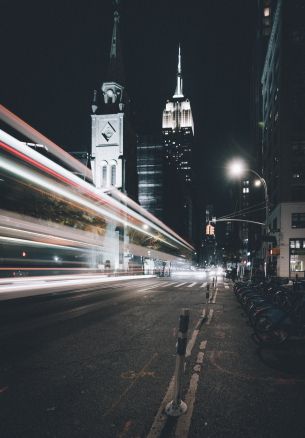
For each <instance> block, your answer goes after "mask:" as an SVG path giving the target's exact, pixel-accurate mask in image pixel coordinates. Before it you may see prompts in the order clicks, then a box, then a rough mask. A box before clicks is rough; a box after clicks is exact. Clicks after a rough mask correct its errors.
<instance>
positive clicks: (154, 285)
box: [138, 282, 160, 292]
mask: <svg viewBox="0 0 305 438" xmlns="http://www.w3.org/2000/svg"><path fill="white" fill-rule="evenodd" d="M159 286H160V282H158V283H154V284H152V285H150V286H147V287H145V288H143V289H139V290H138V292H145V291H147V290H151V289H156V288H157V287H159Z"/></svg>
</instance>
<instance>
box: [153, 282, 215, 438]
mask: <svg viewBox="0 0 305 438" xmlns="http://www.w3.org/2000/svg"><path fill="white" fill-rule="evenodd" d="M184 284H185V283H184ZM204 317H205V308H203V310H202V314H201V316H200V318H199V320H198V323H197V326H199V324H200V320H201V318H204ZM197 332H199V329H195V330H194V332H193V334H192V338H191V339H190V341H189V342H188V344H187V348H186V350H187V353H186V355H185V357H187V355H190V354H191V352H192V349H193V347H194V344H195V341H196V336H197V335H198V333H197ZM206 344H207V341H202V342H201V343H200V350H203V349H205V347H206ZM198 358H199V359H198ZM198 360H201V356H200V357H199V355H198V356H197V361H198ZM200 363H201V362H198V363H197V366H198V367H199V371H200ZM197 376H198V378H199V375H198V374H197ZM192 377H193V376H192ZM193 380H194V379H193ZM174 383H175V375H173V377H172V378H171V381H170V383H169V385H168V388H167V391H166V394H165V396H164V398H163V400H162V402H161V405H160V407H159V409H158V412H157V414H156V416H155V418H154V421H153V424H152V426H151V428H150V431H149V433H148V435H147V438H160V436H161V433H162V431H163V428H164V426H165V423H166V421H167V419H168V416H167V415H166V414H165V407H166V405H167V403H169V402H170V401H171V399H172V395H173V392H174ZM197 384H198V382H197ZM191 386H192V388H193V389H195V392H194V398H195V393H196V389H197V385H195V386H194V382H191V383H190V387H191ZM189 392H190V389H189V391H188V395H187V397H188V396H189ZM191 403H193V404H194V400H193V402H192V400H190V401H189V402H187V406H188V410H187V412H189V410H190V407H191ZM192 413H193V407H192V409H191V414H190V415H191V416H190V419H191V417H192ZM188 415H189V414H188ZM182 417H184V415H183V416H182ZM182 417H180V418H182ZM189 421H190V420H189ZM189 424H190V423H189ZM179 437H181V438H186V437H187V435H179Z"/></svg>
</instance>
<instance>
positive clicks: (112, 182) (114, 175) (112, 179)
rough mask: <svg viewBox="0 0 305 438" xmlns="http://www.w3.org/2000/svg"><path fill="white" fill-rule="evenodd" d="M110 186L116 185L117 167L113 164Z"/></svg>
mask: <svg viewBox="0 0 305 438" xmlns="http://www.w3.org/2000/svg"><path fill="white" fill-rule="evenodd" d="M110 184H111V185H112V186H115V185H116V165H115V164H111V182H110Z"/></svg>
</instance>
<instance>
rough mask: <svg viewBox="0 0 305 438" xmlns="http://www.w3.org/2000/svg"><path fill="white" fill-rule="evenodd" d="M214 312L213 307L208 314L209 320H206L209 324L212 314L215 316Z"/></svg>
mask: <svg viewBox="0 0 305 438" xmlns="http://www.w3.org/2000/svg"><path fill="white" fill-rule="evenodd" d="M213 313H214V310H213V309H210V311H209V314H208V320H207V322H206V324H207V325H209V324H210V322H211V319H212V316H213Z"/></svg>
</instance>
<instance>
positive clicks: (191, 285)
mask: <svg viewBox="0 0 305 438" xmlns="http://www.w3.org/2000/svg"><path fill="white" fill-rule="evenodd" d="M195 284H197V282H196V281H195V283H191V284H189V285H188V286H186V287H193V286H195Z"/></svg>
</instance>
